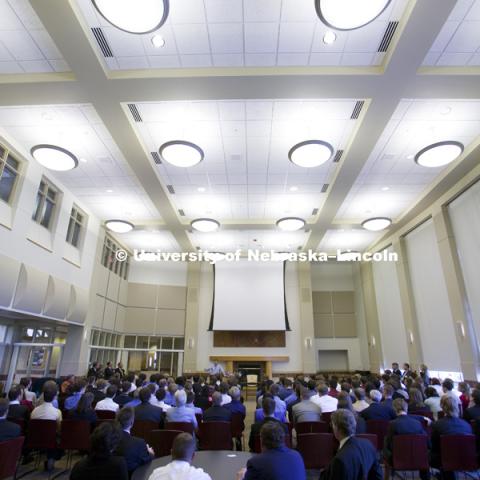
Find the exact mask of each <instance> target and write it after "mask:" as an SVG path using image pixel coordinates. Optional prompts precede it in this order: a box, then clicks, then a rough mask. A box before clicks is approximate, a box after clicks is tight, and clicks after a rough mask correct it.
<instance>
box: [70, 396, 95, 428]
mask: <svg viewBox="0 0 480 480" xmlns="http://www.w3.org/2000/svg"><path fill="white" fill-rule="evenodd" d="M93 398H94V397H93V393H91V392H87V393H84V394H83V395H82V396H81V397H80V400H79V402H78V403H77V406H76V408H74V409H73V410H70V412H69V418H71V419H72V420H87V421H88V422H90V424H91V426H92V429H93V427H94V426H95V422H96V421H97V414H96V413H95V410H94V409H93V407H92V403H93Z"/></svg>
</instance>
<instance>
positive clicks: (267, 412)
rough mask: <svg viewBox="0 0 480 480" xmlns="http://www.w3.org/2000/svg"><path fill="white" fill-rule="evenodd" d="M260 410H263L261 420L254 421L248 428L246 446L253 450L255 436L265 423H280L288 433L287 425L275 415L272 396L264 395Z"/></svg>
mask: <svg viewBox="0 0 480 480" xmlns="http://www.w3.org/2000/svg"><path fill="white" fill-rule="evenodd" d="M262 410H263V420H262V421H261V422H255V423H254V424H253V425H252V428H251V429H250V437H249V439H248V446H249V447H250V450H251V451H252V452H253V450H254V449H255V437H256V436H258V435H260V430H261V428H262V427H263V425H265V424H266V423H270V422H274V423H279V424H281V426H282V428H283V430H284V431H285V433H286V434H288V433H289V432H288V426H287V425H286V424H285V423H283V422H281V421H280V420H278V418H276V417H275V415H274V414H275V400H274V399H273V398H270V397H267V396H265V398H264V399H263V401H262Z"/></svg>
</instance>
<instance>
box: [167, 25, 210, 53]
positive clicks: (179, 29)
mask: <svg viewBox="0 0 480 480" xmlns="http://www.w3.org/2000/svg"><path fill="white" fill-rule="evenodd" d="M175 40H176V43H177V48H178V52H179V53H180V54H181V55H188V54H210V45H209V41H208V32H207V27H206V25H205V24H190V25H176V26H175Z"/></svg>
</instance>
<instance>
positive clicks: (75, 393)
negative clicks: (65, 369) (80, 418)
mask: <svg viewBox="0 0 480 480" xmlns="http://www.w3.org/2000/svg"><path fill="white" fill-rule="evenodd" d="M86 386H87V383H86V382H85V380H83V379H78V380H77V381H76V382H75V383H74V384H73V386H71V388H72V394H71V395H70V396H68V397H67V398H66V399H65V410H72V409H74V408H75V407H76V406H77V404H78V402H79V401H80V397H81V396H82V395H83V394H84V393H85V388H86Z"/></svg>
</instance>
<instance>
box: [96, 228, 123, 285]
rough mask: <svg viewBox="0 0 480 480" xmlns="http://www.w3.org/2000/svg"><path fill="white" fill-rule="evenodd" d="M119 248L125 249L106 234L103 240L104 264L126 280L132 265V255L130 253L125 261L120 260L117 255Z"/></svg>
mask: <svg viewBox="0 0 480 480" xmlns="http://www.w3.org/2000/svg"><path fill="white" fill-rule="evenodd" d="M117 250H123V248H122V247H120V246H118V245H117V244H116V243H115V241H114V240H113V239H112V238H110V237H109V236H108V235H106V236H105V240H104V242H103V252H102V265H103V266H104V267H105V268H108V269H109V270H110V271H111V272H113V273H115V274H116V275H118V276H120V277H122V278H123V279H124V280H126V279H127V278H128V271H129V267H130V256H129V255H128V256H127V258H126V260H125V261H123V262H120V261H118V260H117V258H116V256H115V253H116V251H117Z"/></svg>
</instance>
